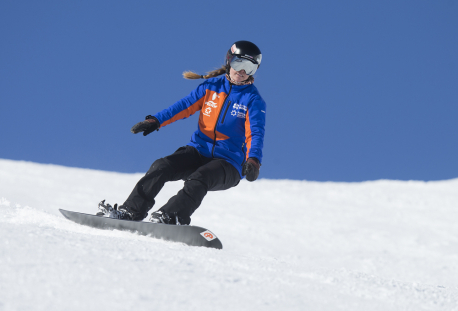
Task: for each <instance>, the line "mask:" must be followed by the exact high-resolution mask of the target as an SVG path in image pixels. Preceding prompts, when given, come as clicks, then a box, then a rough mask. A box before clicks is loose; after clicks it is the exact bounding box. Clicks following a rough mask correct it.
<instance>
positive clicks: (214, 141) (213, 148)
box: [212, 83, 232, 158]
mask: <svg viewBox="0 0 458 311" xmlns="http://www.w3.org/2000/svg"><path fill="white" fill-rule="evenodd" d="M231 91H232V83H230V87H229V93H227V96H226V99H224V103H223V107H221V110H220V111H219V114H218V118H216V123H215V129H214V130H213V133H214V134H215V138H214V139H213V147H212V158H213V157H214V155H213V153H214V152H215V145H216V126H217V125H218V122H219V118H220V117H221V112H222V111H223V109H222V108H224V104H226V101H227V99H228V98H229V95H231ZM228 107H229V105H228ZM227 109H228V108H226V112H227Z"/></svg>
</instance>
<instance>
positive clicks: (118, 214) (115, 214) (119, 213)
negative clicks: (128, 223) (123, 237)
mask: <svg viewBox="0 0 458 311" xmlns="http://www.w3.org/2000/svg"><path fill="white" fill-rule="evenodd" d="M99 210H100V212H98V213H97V214H96V215H97V216H103V217H108V218H116V219H125V220H132V219H133V216H132V213H131V212H129V210H128V209H127V208H126V207H125V206H123V205H121V206H119V207H118V204H115V205H114V206H111V205H110V204H108V203H107V204H105V200H103V201H102V202H100V203H99Z"/></svg>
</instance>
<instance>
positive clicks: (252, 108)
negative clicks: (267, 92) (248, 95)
mask: <svg viewBox="0 0 458 311" xmlns="http://www.w3.org/2000/svg"><path fill="white" fill-rule="evenodd" d="M247 114H248V115H247V118H246V122H245V136H246V148H247V153H246V158H247V159H248V158H253V157H254V158H257V159H258V160H259V162H262V148H263V146H264V133H265V125H266V103H265V102H264V100H263V99H262V98H260V97H256V98H255V100H254V101H253V102H252V103H251V104H250V105H248V112H247Z"/></svg>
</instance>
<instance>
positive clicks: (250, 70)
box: [230, 55, 259, 76]
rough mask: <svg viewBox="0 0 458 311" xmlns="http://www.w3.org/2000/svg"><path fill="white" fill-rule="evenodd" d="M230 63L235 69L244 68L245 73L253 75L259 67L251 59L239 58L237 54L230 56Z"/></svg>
mask: <svg viewBox="0 0 458 311" xmlns="http://www.w3.org/2000/svg"><path fill="white" fill-rule="evenodd" d="M230 65H231V67H232V68H233V69H234V70H235V71H240V70H245V72H246V74H247V75H249V76H252V75H254V73H255V72H256V70H257V69H258V67H259V65H258V64H257V63H253V62H252V61H251V60H248V59H246V58H241V57H240V56H237V55H234V56H232V59H231V62H230Z"/></svg>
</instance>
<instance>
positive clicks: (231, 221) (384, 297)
mask: <svg viewBox="0 0 458 311" xmlns="http://www.w3.org/2000/svg"><path fill="white" fill-rule="evenodd" d="M145 169H147V168H145ZM141 176H142V174H120V173H113V172H102V171H94V170H86V169H76V168H68V167H61V166H55V165H43V164H35V163H28V162H18V161H11V160H0V237H1V239H0V310H1V311H4V310H5V311H6V310H8V311H9V310H47V311H49V310H129V309H134V308H135V309H136V310H170V311H171V310H333V311H334V310H416V311H417V310H458V225H457V220H458V179H454V180H447V181H437V182H421V181H408V182H403V181H390V180H380V181H370V182H362V183H334V182H326V183H322V182H308V181H291V180H265V179H261V180H258V181H256V182H254V183H249V182H246V181H244V182H242V183H241V184H240V185H239V186H238V187H236V188H234V189H231V190H228V191H223V192H212V193H209V194H208V196H207V197H206V199H205V200H204V202H203V204H202V206H201V207H200V208H199V209H198V210H197V211H196V213H195V214H194V216H193V217H192V223H193V224H194V225H200V226H203V227H206V228H208V229H210V230H212V231H213V232H214V233H215V234H216V235H217V236H218V237H219V238H220V239H221V241H222V242H223V247H224V249H223V250H214V249H206V248H198V247H189V246H185V245H182V244H178V243H170V242H164V241H161V240H155V239H152V238H148V237H143V236H139V235H136V234H131V233H125V232H119V231H103V230H97V229H92V228H88V227H84V226H80V225H77V224H74V223H72V222H70V221H68V220H66V219H65V218H64V217H63V216H62V215H60V213H59V212H58V208H63V209H68V210H74V211H79V212H86V213H95V212H96V207H97V203H98V202H99V201H100V200H102V199H107V201H108V202H111V203H116V202H118V203H120V202H121V203H122V202H123V200H124V199H125V198H126V196H127V195H128V194H129V192H130V190H131V189H132V187H133V185H134V184H135V182H136V181H137V180H138V179H139V178H140V177H141ZM181 186H182V182H176V183H170V184H167V185H166V187H165V188H164V189H163V191H162V192H161V193H160V195H159V197H158V199H157V206H158V207H159V206H161V204H164V203H165V202H166V201H167V199H168V198H169V197H170V196H172V195H173V194H175V193H176V192H177V191H178V190H179V189H180V187H181Z"/></svg>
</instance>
